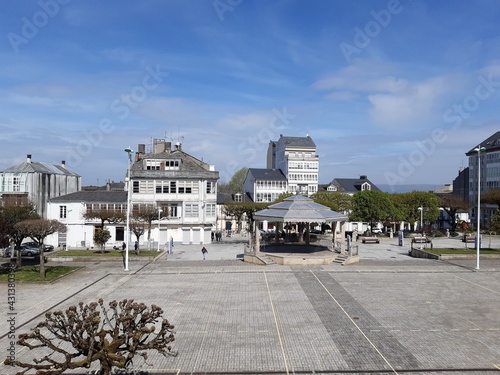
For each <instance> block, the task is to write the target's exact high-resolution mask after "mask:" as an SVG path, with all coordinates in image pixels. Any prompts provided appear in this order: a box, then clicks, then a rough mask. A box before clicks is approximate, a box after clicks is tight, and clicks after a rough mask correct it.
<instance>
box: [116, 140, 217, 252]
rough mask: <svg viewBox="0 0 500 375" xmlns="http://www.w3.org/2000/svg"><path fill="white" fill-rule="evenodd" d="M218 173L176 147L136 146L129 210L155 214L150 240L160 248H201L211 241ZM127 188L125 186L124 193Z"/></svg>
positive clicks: (158, 144) (161, 143)
mask: <svg viewBox="0 0 500 375" xmlns="http://www.w3.org/2000/svg"><path fill="white" fill-rule="evenodd" d="M218 179H219V172H217V171H215V167H214V166H213V165H209V164H207V163H204V162H203V161H201V160H199V159H196V158H195V157H193V156H191V155H189V154H187V153H185V152H184V151H182V147H181V144H180V143H177V144H175V147H174V148H172V144H171V142H167V141H165V140H163V139H155V140H153V144H152V145H151V150H149V152H146V146H145V145H144V144H140V145H139V147H138V152H136V154H135V161H134V162H133V163H132V166H131V176H130V183H131V186H130V187H131V204H132V210H137V209H138V208H140V207H146V206H149V207H153V208H156V209H158V210H161V211H159V214H160V217H161V220H160V222H159V223H157V229H156V231H155V232H154V234H153V235H154V240H155V241H158V239H159V241H160V243H161V244H165V243H167V241H169V240H170V239H172V240H173V242H174V243H183V244H203V243H209V242H210V241H211V232H212V230H213V229H215V225H216V203H217V181H218ZM127 188H128V183H127V184H126V186H125V189H127Z"/></svg>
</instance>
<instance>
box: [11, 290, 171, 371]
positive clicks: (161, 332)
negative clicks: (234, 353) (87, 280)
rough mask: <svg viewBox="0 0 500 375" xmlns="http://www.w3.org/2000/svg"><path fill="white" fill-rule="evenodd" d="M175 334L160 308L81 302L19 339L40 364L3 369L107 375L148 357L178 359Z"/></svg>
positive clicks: (15, 362) (49, 317)
mask: <svg viewBox="0 0 500 375" xmlns="http://www.w3.org/2000/svg"><path fill="white" fill-rule="evenodd" d="M158 323H159V327H158V326H157V324H158ZM173 329H174V326H173V325H171V324H170V323H169V321H168V320H167V319H165V318H163V310H162V309H161V308H160V307H158V306H156V305H151V307H150V308H148V307H147V306H146V305H145V304H144V303H138V302H134V300H127V299H124V300H122V301H119V302H116V301H111V302H110V303H109V307H106V306H105V305H104V302H103V300H102V299H99V301H98V302H92V303H90V304H84V303H83V302H80V303H79V305H78V307H76V306H71V307H69V308H68V309H67V310H66V311H54V312H47V313H46V314H45V320H43V321H41V322H39V323H38V324H37V325H36V326H35V327H34V328H32V329H31V332H30V333H23V334H20V335H19V340H18V341H17V343H18V345H21V346H24V347H26V348H28V349H30V350H37V349H40V352H41V353H40V357H39V358H34V359H33V360H32V362H21V361H19V360H14V359H12V358H7V359H6V360H5V361H4V364H5V365H9V366H18V367H21V368H23V369H24V370H23V371H20V372H18V373H17V374H18V375H22V374H25V373H26V372H28V371H30V370H37V374H39V375H58V374H62V373H63V372H65V371H66V370H72V369H76V368H89V367H90V366H91V365H92V363H94V362H99V365H100V370H99V372H98V374H99V375H109V374H111V371H112V370H113V368H114V367H116V368H120V369H126V368H129V367H130V366H131V365H132V364H133V362H132V361H133V359H134V357H135V356H136V355H139V356H141V357H142V358H143V359H144V361H146V360H147V358H148V352H149V351H156V352H158V353H160V354H162V355H164V356H167V355H173V356H175V355H177V353H176V352H174V351H173V350H172V346H171V343H172V342H173V341H174V334H173ZM47 350H48V351H50V352H49V354H47Z"/></svg>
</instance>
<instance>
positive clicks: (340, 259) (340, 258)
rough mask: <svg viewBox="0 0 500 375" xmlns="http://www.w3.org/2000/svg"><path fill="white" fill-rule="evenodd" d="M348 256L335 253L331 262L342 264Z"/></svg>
mask: <svg viewBox="0 0 500 375" xmlns="http://www.w3.org/2000/svg"><path fill="white" fill-rule="evenodd" d="M348 258H349V255H341V254H339V255H337V256H336V257H335V259H334V260H333V262H332V263H339V264H342V265H344V263H345V261H346V260H347V259H348Z"/></svg>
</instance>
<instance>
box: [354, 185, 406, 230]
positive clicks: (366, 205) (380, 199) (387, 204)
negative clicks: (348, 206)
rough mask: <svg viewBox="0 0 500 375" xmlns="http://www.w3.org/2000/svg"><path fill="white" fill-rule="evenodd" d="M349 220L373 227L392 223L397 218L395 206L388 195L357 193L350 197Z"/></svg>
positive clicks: (369, 192) (368, 191)
mask: <svg viewBox="0 0 500 375" xmlns="http://www.w3.org/2000/svg"><path fill="white" fill-rule="evenodd" d="M352 203H353V207H352V211H351V213H350V215H349V218H350V220H353V221H366V222H368V223H370V226H373V225H374V224H375V223H378V222H387V221H393V220H394V217H396V216H397V210H396V206H395V205H394V202H393V200H392V197H391V195H390V194H389V193H385V192H382V191H373V190H365V191H360V192H357V193H355V194H354V195H353V197H352Z"/></svg>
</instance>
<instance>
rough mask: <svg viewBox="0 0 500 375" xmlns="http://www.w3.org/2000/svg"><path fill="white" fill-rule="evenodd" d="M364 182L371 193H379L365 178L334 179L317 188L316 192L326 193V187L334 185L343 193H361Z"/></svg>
mask: <svg viewBox="0 0 500 375" xmlns="http://www.w3.org/2000/svg"><path fill="white" fill-rule="evenodd" d="M365 182H367V183H369V184H370V186H371V188H370V190H372V191H381V190H380V189H379V188H378V187H377V186H376V185H375V184H374V183H373V182H371V181H370V180H369V179H367V178H366V177H365V176H362V178H335V179H333V180H332V182H330V183H329V184H323V185H319V186H318V191H326V190H327V188H328V186H330V185H334V186H336V187H337V191H339V192H344V193H355V192H357V191H361V185H363V184H364V183H365Z"/></svg>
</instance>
